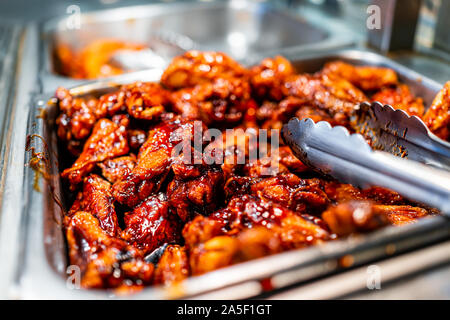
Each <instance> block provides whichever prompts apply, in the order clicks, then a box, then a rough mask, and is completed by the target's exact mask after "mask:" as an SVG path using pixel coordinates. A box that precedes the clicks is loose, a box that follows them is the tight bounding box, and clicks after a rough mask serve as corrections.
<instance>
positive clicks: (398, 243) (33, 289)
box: [15, 50, 450, 299]
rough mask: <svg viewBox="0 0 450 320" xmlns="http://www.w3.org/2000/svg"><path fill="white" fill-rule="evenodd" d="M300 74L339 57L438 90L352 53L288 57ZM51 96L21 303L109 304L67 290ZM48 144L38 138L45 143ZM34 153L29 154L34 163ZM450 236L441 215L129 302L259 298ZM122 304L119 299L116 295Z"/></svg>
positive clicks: (34, 140)
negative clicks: (29, 300) (33, 300)
mask: <svg viewBox="0 0 450 320" xmlns="http://www.w3.org/2000/svg"><path fill="white" fill-rule="evenodd" d="M289 58H290V59H291V61H293V63H294V65H295V66H296V68H298V69H299V70H302V71H308V72H313V71H317V70H318V69H319V68H320V67H321V66H322V65H323V63H325V62H326V61H330V60H333V59H341V60H344V61H347V62H351V63H355V64H368V65H383V66H387V67H390V68H393V69H394V70H396V71H397V72H398V74H399V76H400V78H401V80H402V81H404V82H406V83H408V84H409V85H410V86H411V89H412V90H413V91H414V92H415V93H416V94H418V95H421V96H423V98H424V100H425V103H426V104H429V103H430V101H431V99H432V98H433V96H434V95H435V94H436V92H437V91H438V90H439V89H440V85H439V84H438V83H436V82H434V81H432V80H430V79H427V78H425V77H421V76H420V75H419V74H417V73H415V72H413V71H411V70H409V69H407V68H404V67H402V66H400V65H398V64H396V63H393V62H391V61H390V60H389V59H386V58H384V57H382V56H379V55H377V54H374V53H370V52H365V51H360V50H347V51H335V52H331V53H328V54H320V55H316V56H315V57H312V56H310V57H302V58H296V57H295V55H290V56H289ZM158 76H159V75H158V74H156V73H154V72H153V73H152V71H145V72H140V73H130V74H127V75H124V76H120V77H116V78H114V79H111V80H108V81H103V82H92V83H87V84H85V85H83V86H79V87H75V88H73V89H72V92H73V93H74V94H80V95H82V94H85V93H95V92H96V93H102V92H104V91H106V90H108V88H109V89H110V88H111V85H113V84H114V83H116V84H119V83H126V82H130V81H134V80H144V81H157V80H158ZM50 97H51V95H44V96H41V97H37V99H36V101H35V103H34V105H39V104H40V105H42V106H43V107H44V110H45V114H46V117H45V119H43V118H42V117H41V116H42V114H43V113H42V110H39V109H37V108H35V109H33V110H32V112H31V114H30V118H29V123H28V130H29V132H28V134H29V139H28V141H29V143H28V147H29V149H30V148H34V149H33V150H34V151H35V152H44V153H45V154H46V155H47V157H48V161H46V162H45V164H46V165H47V166H48V168H47V169H48V172H49V173H50V178H49V179H41V180H40V188H41V190H42V192H38V191H36V189H35V172H34V171H33V169H32V168H30V167H26V170H25V177H24V184H25V185H24V195H23V197H24V198H23V199H20V201H23V203H25V206H24V210H23V212H22V230H21V241H20V243H21V249H20V250H19V264H18V265H19V266H20V268H19V269H18V270H17V273H16V279H15V281H16V288H17V290H16V291H15V294H16V297H19V298H44V299H45V298H64V299H69V298H70V299H72V298H73V299H87V298H96V299H97V298H103V299H106V298H112V297H114V296H113V295H112V293H111V292H109V291H103V290H75V289H69V288H68V287H67V286H66V280H65V270H66V265H67V255H66V248H65V241H64V235H63V232H62V228H61V209H60V208H59V206H58V203H59V202H62V203H63V202H64V199H62V192H61V189H60V180H59V175H58V172H59V170H58V162H57V154H58V149H57V144H56V134H55V132H54V131H53V124H54V120H55V117H56V107H55V106H54V105H52V104H51V103H50V104H48V103H47V101H48V99H49V98H50ZM37 135H38V136H40V137H42V138H43V139H41V138H40V137H38V136H37ZM30 159H31V153H30V152H28V153H27V155H26V163H29V161H30ZM449 237H450V221H449V220H448V219H446V218H444V217H442V216H436V217H432V218H426V219H423V220H420V221H418V222H417V223H414V224H411V225H407V226H403V227H386V228H384V229H381V230H377V231H375V232H373V233H370V234H367V235H364V236H357V237H351V238H348V239H341V240H338V241H334V242H330V243H326V244H324V245H321V246H316V247H311V248H308V249H302V250H293V251H289V252H285V253H281V254H277V255H274V256H269V257H265V258H261V259H257V260H253V261H249V262H245V263H242V264H238V265H234V266H230V267H227V268H224V269H220V270H217V271H214V272H210V273H208V274H205V275H202V276H197V277H192V278H189V279H188V280H186V281H184V282H183V283H181V284H180V285H178V286H176V287H171V288H161V287H149V288H146V289H144V290H143V291H141V292H139V293H137V294H134V295H132V296H130V297H129V298H135V299H167V298H180V297H182V298H191V297H192V298H195V297H201V298H248V297H254V296H259V295H261V294H263V293H264V292H265V291H266V290H269V291H270V290H274V289H279V288H284V287H286V286H291V285H293V284H299V283H305V282H310V281H313V280H314V279H316V278H318V277H323V276H325V275H328V274H334V273H337V272H340V271H342V270H345V269H346V268H352V267H355V266H358V265H362V264H364V263H367V262H371V261H376V260H380V259H384V258H387V257H389V256H392V255H397V254H399V253H402V252H406V251H409V250H412V249H416V248H419V247H423V246H426V245H429V244H432V243H435V242H438V241H441V240H443V239H448V238H449ZM114 298H117V297H114Z"/></svg>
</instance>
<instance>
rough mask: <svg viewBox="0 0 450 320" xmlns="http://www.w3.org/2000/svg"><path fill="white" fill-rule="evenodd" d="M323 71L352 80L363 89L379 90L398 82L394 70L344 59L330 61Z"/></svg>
mask: <svg viewBox="0 0 450 320" xmlns="http://www.w3.org/2000/svg"><path fill="white" fill-rule="evenodd" d="M322 73H324V74H332V75H334V76H336V77H339V78H342V79H345V80H347V81H349V82H351V83H352V84H353V85H354V86H356V87H358V88H359V89H361V90H368V91H370V90H379V89H381V88H383V87H385V86H390V85H396V84H397V83H398V79H397V74H396V73H395V71H394V70H392V69H389V68H382V67H369V66H353V65H351V64H348V63H345V62H342V61H333V62H329V63H327V64H326V65H325V67H324V68H323V71H322Z"/></svg>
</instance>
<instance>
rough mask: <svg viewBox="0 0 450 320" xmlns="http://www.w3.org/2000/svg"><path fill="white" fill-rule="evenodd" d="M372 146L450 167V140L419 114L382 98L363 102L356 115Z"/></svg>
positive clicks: (360, 127) (355, 121)
mask: <svg viewBox="0 0 450 320" xmlns="http://www.w3.org/2000/svg"><path fill="white" fill-rule="evenodd" d="M352 121H354V124H355V129H356V130H357V132H358V133H361V134H362V135H363V136H365V137H368V138H370V139H371V140H372V148H373V149H375V150H381V151H386V152H389V153H391V154H394V155H396V156H401V157H405V158H408V159H410V160H414V161H419V162H421V163H425V164H428V165H433V166H435V167H437V168H441V169H445V170H448V171H450V143H448V142H446V141H444V140H442V139H440V138H438V137H437V136H435V135H434V134H433V133H432V132H431V131H430V130H429V129H428V128H427V126H426V125H425V123H424V122H423V121H422V120H421V119H419V118H418V117H416V116H409V115H408V114H407V113H406V112H405V111H403V110H395V109H394V108H393V107H392V106H389V105H382V104H381V103H379V102H373V103H368V102H365V103H362V104H360V105H359V108H358V109H356V110H355V114H354V117H353V119H352Z"/></svg>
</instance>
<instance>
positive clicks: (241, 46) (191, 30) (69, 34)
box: [42, 0, 352, 92]
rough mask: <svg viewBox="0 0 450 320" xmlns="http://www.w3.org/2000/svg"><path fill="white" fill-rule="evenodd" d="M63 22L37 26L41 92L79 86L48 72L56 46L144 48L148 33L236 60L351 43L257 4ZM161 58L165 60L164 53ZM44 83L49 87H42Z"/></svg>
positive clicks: (148, 8) (160, 8)
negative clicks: (169, 35) (101, 43)
mask: <svg viewBox="0 0 450 320" xmlns="http://www.w3.org/2000/svg"><path fill="white" fill-rule="evenodd" d="M68 19H71V17H67V16H65V17H62V18H61V17H60V18H55V19H53V20H50V21H47V22H45V23H44V24H43V25H42V32H43V38H44V41H43V46H44V47H43V52H45V54H44V56H43V57H42V66H43V70H42V75H43V76H44V92H46V91H49V90H51V91H53V90H54V86H55V85H61V83H66V85H76V84H77V83H82V82H81V81H79V80H78V81H77V80H73V79H71V81H68V80H69V78H67V77H62V76H58V75H57V74H55V73H54V60H53V58H52V50H53V48H54V47H55V46H56V45H57V44H60V43H65V44H68V45H69V46H71V47H73V48H75V49H76V48H81V47H83V46H85V45H87V44H88V43H90V42H91V41H92V40H96V39H101V38H116V39H122V40H125V41H135V42H140V43H144V44H150V43H149V42H151V37H152V32H155V30H159V31H162V32H173V33H175V34H179V35H183V36H186V37H188V38H190V39H191V40H192V41H193V42H194V43H195V44H196V47H195V48H196V49H198V50H214V51H223V52H226V53H228V54H229V55H231V56H232V57H233V58H234V59H237V60H240V61H245V60H247V59H250V58H251V57H252V56H254V55H256V54H260V53H264V54H266V55H271V54H273V53H274V52H276V53H280V52H282V51H283V50H291V49H301V50H302V51H311V50H323V49H332V48H337V47H340V48H342V47H343V46H345V45H349V44H351V43H352V39H351V38H350V37H349V36H347V35H345V34H342V33H333V32H332V30H326V29H325V28H324V26H317V25H313V24H311V23H310V22H308V21H306V20H305V19H303V18H301V17H299V16H298V15H294V14H291V13H289V12H288V11H286V10H283V9H280V8H278V7H275V6H274V5H271V4H268V3H264V2H260V1H258V2H254V1H247V0H238V1H220V2H217V1H215V2H204V1H202V2H199V1H196V2H191V3H164V4H149V5H142V6H136V7H125V8H119V9H109V10H101V11H94V12H91V13H84V12H81V16H80V23H81V24H80V28H79V29H73V28H72V29H70V28H69V27H68V24H67V21H68ZM69 26H70V24H69ZM172 53H174V54H175V55H178V54H179V52H172ZM167 55H168V58H171V57H170V52H166V54H165V56H167ZM52 80H53V81H52ZM46 81H47V82H48V84H53V87H52V86H46V83H45V82H46Z"/></svg>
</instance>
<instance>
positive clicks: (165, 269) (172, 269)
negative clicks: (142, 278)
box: [154, 245, 189, 285]
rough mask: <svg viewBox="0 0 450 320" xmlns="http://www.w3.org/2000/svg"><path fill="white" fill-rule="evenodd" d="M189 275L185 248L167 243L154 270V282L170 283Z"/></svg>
mask: <svg viewBox="0 0 450 320" xmlns="http://www.w3.org/2000/svg"><path fill="white" fill-rule="evenodd" d="M188 276H189V260H188V255H187V253H186V250H185V248H183V247H181V246H179V245H169V246H168V247H167V249H166V250H165V251H164V254H163V255H162V257H161V259H160V260H159V262H158V266H157V267H156V270H155V280H154V283H157V284H164V285H170V284H173V283H177V282H180V281H182V280H184V279H186V278H187V277H188Z"/></svg>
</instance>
